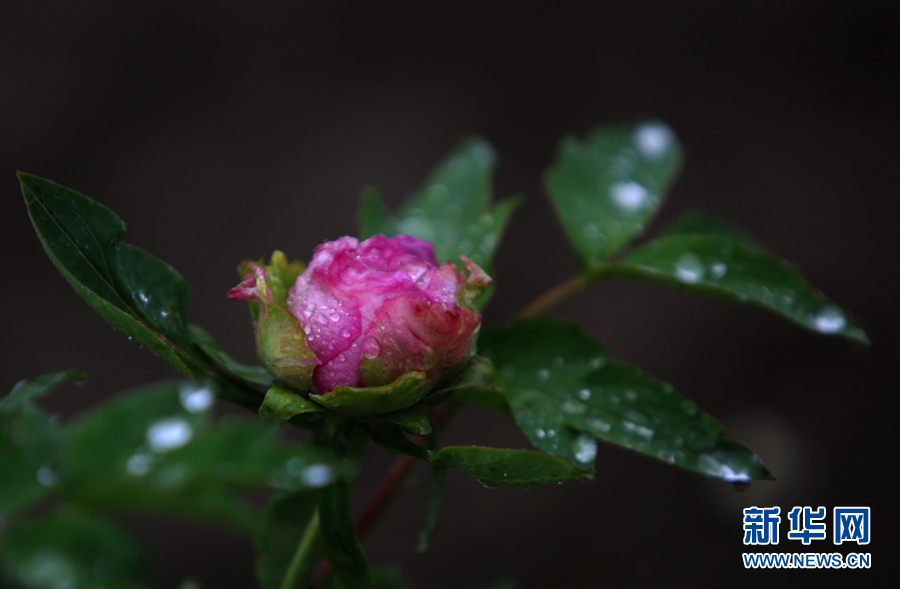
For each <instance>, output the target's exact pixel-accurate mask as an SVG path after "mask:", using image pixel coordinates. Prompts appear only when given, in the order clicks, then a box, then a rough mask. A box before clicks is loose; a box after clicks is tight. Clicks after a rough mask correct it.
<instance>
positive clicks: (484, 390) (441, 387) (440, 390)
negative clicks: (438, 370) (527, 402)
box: [422, 356, 508, 413]
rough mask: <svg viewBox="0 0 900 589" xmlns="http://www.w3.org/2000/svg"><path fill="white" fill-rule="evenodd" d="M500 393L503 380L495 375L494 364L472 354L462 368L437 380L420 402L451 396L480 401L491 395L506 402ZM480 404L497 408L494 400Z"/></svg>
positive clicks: (437, 400)
mask: <svg viewBox="0 0 900 589" xmlns="http://www.w3.org/2000/svg"><path fill="white" fill-rule="evenodd" d="M502 393H503V382H502V381H501V380H500V377H499V376H498V375H497V371H496V370H495V369H494V364H493V363H492V362H491V361H490V360H489V359H488V358H485V357H484V356H472V357H471V358H470V359H469V361H468V363H467V364H466V365H465V366H464V367H463V369H462V370H460V371H459V372H457V373H456V374H453V375H452V376H450V377H448V378H442V379H441V380H440V381H438V384H437V385H435V387H434V389H432V391H431V392H430V393H428V395H427V396H426V397H425V398H424V399H423V400H422V402H423V403H425V404H426V405H435V404H437V403H441V402H443V401H446V400H447V399H449V398H450V397H452V398H453V399H454V400H460V401H463V400H471V401H472V402H475V403H480V399H483V398H487V397H491V398H492V399H494V400H496V399H497V398H499V400H500V403H501V404H502V403H506V401H505V400H503V394H502ZM480 404H488V406H490V407H492V408H499V407H498V406H497V403H495V402H494V401H488V402H486V403H480ZM501 411H502V409H501ZM507 413H508V409H507Z"/></svg>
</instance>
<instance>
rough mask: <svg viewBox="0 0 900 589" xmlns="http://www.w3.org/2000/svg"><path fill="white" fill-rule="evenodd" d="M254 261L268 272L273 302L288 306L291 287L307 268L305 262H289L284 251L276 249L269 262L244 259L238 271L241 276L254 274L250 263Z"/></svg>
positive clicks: (267, 284)
mask: <svg viewBox="0 0 900 589" xmlns="http://www.w3.org/2000/svg"><path fill="white" fill-rule="evenodd" d="M254 263H255V264H257V265H259V266H260V267H261V268H262V269H263V270H264V271H265V273H266V287H267V288H268V290H269V292H270V293H271V295H272V303H274V304H276V305H282V306H286V305H287V298H288V293H289V292H290V290H291V287H292V286H294V283H295V282H297V278H299V277H300V275H301V274H303V270H305V269H306V267H305V266H304V265H303V262H301V261H300V260H294V261H292V262H289V261H288V259H287V256H285V255H284V252H281V251H278V250H275V251H274V252H272V257H271V258H270V259H269V263H268V264H266V263H265V260H258V261H256V262H253V261H252V260H244V261H243V262H241V264H240V265H239V266H238V273H239V274H240V275H241V278H243V277H244V276H246V275H247V274H253V270H252V269H251V267H250V265H251V264H254ZM260 294H262V293H260Z"/></svg>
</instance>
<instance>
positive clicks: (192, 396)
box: [178, 383, 215, 413]
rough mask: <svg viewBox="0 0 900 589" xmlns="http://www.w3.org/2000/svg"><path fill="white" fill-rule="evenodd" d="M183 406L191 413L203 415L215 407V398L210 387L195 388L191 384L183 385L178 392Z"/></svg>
mask: <svg viewBox="0 0 900 589" xmlns="http://www.w3.org/2000/svg"><path fill="white" fill-rule="evenodd" d="M178 398H179V400H180V401H181V406H182V407H184V408H185V409H186V410H187V411H188V412H190V413H202V412H203V411H206V410H208V409H209V408H210V407H212V405H213V401H214V400H215V397H214V396H213V393H212V391H211V390H210V389H209V387H205V386H203V387H195V386H194V385H192V384H190V383H185V384H183V385H181V387H180V388H179V390H178Z"/></svg>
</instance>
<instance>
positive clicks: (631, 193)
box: [609, 181, 650, 213]
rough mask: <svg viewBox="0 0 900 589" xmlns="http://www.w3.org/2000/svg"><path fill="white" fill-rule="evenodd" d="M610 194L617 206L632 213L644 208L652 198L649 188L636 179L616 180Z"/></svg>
mask: <svg viewBox="0 0 900 589" xmlns="http://www.w3.org/2000/svg"><path fill="white" fill-rule="evenodd" d="M609 195H610V197H611V198H612V200H613V202H614V203H615V204H616V206H618V207H619V208H620V209H622V210H624V211H628V212H630V213H634V212H637V211H639V210H641V209H642V208H644V207H645V206H646V204H647V201H648V200H649V199H650V193H649V192H647V189H646V188H644V187H643V186H641V185H640V184H638V183H637V182H634V181H629V182H616V183H615V184H613V185H612V186H611V187H610V189H609Z"/></svg>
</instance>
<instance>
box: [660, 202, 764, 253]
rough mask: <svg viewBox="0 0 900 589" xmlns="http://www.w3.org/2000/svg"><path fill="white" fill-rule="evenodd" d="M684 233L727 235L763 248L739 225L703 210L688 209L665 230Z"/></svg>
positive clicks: (668, 232) (667, 232)
mask: <svg viewBox="0 0 900 589" xmlns="http://www.w3.org/2000/svg"><path fill="white" fill-rule="evenodd" d="M685 234H687V235H709V236H717V237H727V238H729V239H732V240H734V241H736V242H738V243H739V244H741V245H744V246H747V247H753V248H757V249H765V248H763V246H762V245H761V244H760V243H759V241H757V239H756V238H755V237H753V236H752V235H750V234H749V233H747V232H746V231H744V230H743V229H741V228H740V227H737V226H736V225H732V224H731V223H729V222H728V221H726V220H725V219H722V218H720V217H716V216H715V215H711V214H709V213H707V212H705V211H688V212H687V213H685V214H683V215H681V216H680V217H679V218H678V219H676V221H675V222H674V223H672V225H671V226H670V227H669V228H668V229H667V230H666V235H685Z"/></svg>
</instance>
